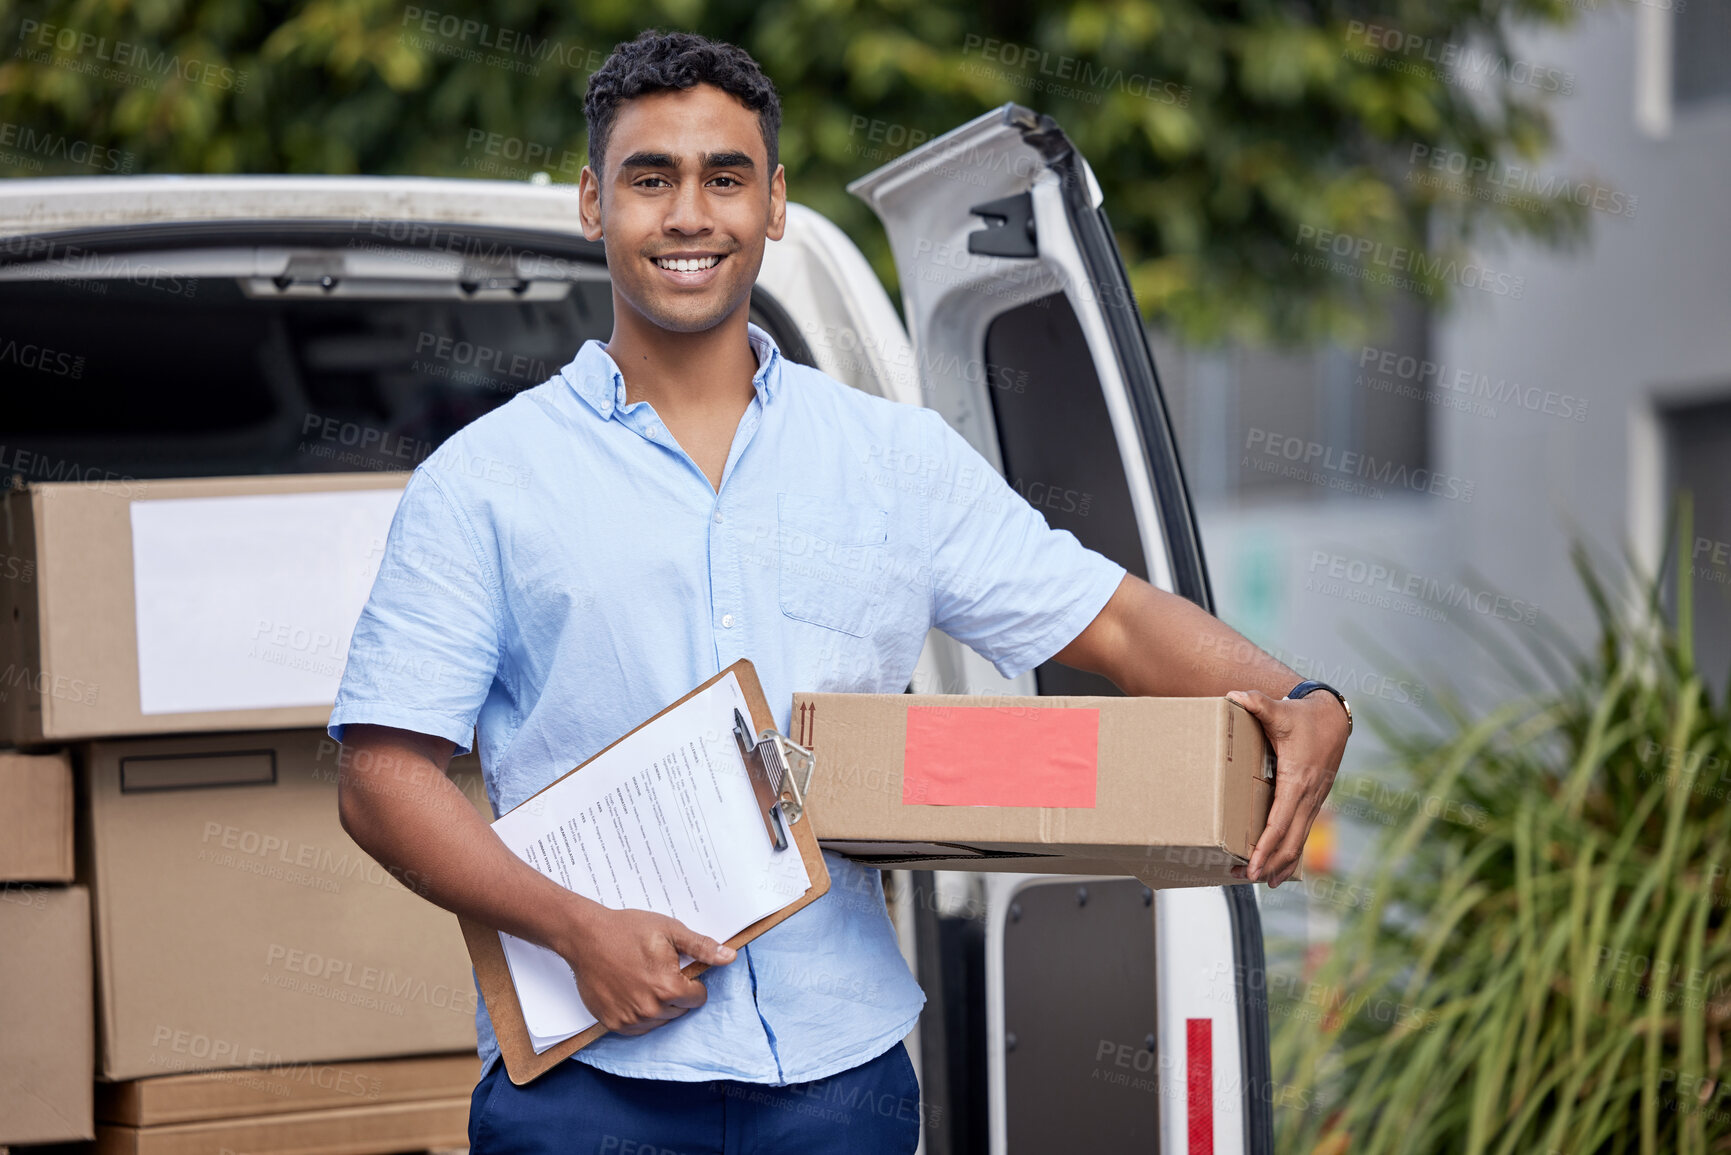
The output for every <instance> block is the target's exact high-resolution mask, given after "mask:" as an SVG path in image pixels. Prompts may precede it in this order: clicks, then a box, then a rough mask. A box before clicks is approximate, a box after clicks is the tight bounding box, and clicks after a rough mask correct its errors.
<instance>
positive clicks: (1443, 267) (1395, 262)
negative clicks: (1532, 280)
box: [1292, 225, 1527, 301]
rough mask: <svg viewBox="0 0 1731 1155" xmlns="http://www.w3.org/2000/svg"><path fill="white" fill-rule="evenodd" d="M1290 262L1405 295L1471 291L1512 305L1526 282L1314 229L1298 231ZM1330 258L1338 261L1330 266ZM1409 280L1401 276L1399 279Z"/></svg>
mask: <svg viewBox="0 0 1731 1155" xmlns="http://www.w3.org/2000/svg"><path fill="white" fill-rule="evenodd" d="M1307 248H1308V249H1315V250H1316V251H1317V252H1318V253H1321V254H1324V255H1323V256H1321V257H1314V256H1311V255H1310V254H1308V253H1305V252H1303V251H1302V250H1304V249H1307ZM1292 258H1293V260H1294V261H1301V262H1303V263H1306V264H1309V265H1313V266H1316V265H1321V266H1323V267H1326V268H1328V269H1330V271H1332V272H1338V273H1343V274H1346V275H1349V276H1356V277H1359V278H1361V279H1363V280H1368V281H1376V282H1379V283H1386V284H1390V285H1393V286H1394V287H1396V288H1402V289H1407V290H1409V291H1411V292H1418V293H1425V294H1427V295H1428V294H1429V292H1430V289H1431V285H1432V284H1434V283H1439V282H1440V283H1445V284H1450V285H1459V286H1460V287H1461V288H1463V289H1477V290H1479V291H1480V292H1483V293H1490V294H1491V295H1492V296H1496V297H1507V298H1509V299H1510V300H1511V301H1518V300H1520V299H1521V298H1522V297H1523V296H1525V295H1526V291H1527V279H1526V278H1525V277H1522V276H1516V275H1512V274H1509V273H1499V272H1497V271H1496V270H1495V269H1493V268H1491V267H1490V266H1488V265H1486V264H1484V263H1482V262H1479V261H1464V262H1463V261H1458V260H1456V259H1455V258H1453V257H1433V256H1430V255H1429V254H1427V253H1425V252H1424V251H1422V250H1420V249H1412V248H1408V247H1406V246H1405V245H1391V244H1386V243H1384V242H1382V241H1379V240H1375V239H1373V238H1371V237H1360V236H1354V235H1353V234H1352V233H1341V232H1335V231H1334V230H1333V229H1319V228H1317V227H1316V226H1315V225H1300V226H1298V238H1297V241H1296V250H1295V251H1294V252H1293V254H1292ZM1332 258H1339V260H1334V259H1332ZM1408 273H1410V274H1412V275H1411V276H1404V275H1403V274H1408Z"/></svg>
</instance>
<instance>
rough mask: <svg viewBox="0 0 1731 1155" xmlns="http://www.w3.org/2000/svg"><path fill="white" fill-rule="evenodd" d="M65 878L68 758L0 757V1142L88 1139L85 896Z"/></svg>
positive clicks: (68, 872)
mask: <svg viewBox="0 0 1731 1155" xmlns="http://www.w3.org/2000/svg"><path fill="white" fill-rule="evenodd" d="M72 877H73V863H72V767H71V764H70V762H69V761H68V760H67V758H66V756H65V754H50V755H27V754H19V753H16V752H14V751H0V944H4V945H3V946H0V1144H6V1143H54V1142H62V1141H66V1140H76V1139H88V1138H90V1137H91V1136H92V1135H93V1134H94V1132H93V1131H92V1124H91V1098H90V1096H91V1085H90V1069H91V1048H92V1045H93V1035H92V1029H91V1019H92V1011H91V1001H90V990H91V987H90V893H89V891H87V890H86V889H85V888H84V887H82V886H68V885H65V884H67V883H70V882H71V881H72ZM55 884H58V885H55Z"/></svg>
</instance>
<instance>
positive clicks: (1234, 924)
mask: <svg viewBox="0 0 1731 1155" xmlns="http://www.w3.org/2000/svg"><path fill="white" fill-rule="evenodd" d="M848 188H849V191H850V192H852V193H854V194H855V195H856V196H859V197H860V198H861V199H863V200H864V201H865V202H866V203H867V204H869V205H871V207H872V208H873V210H874V211H875V212H876V213H877V215H878V217H879V218H880V219H881V220H882V221H883V224H884V227H885V229H886V230H887V232H888V235H889V240H890V245H891V249H892V252H893V254H894V256H895V261H896V267H897V270H898V272H899V274H900V279H901V294H902V305H903V314H904V318H905V322H906V326H907V332H908V336H909V338H910V341H911V345H912V357H913V360H914V363H915V366H916V367H917V375H918V380H919V387H920V393H921V400H922V401H923V403H924V404H926V405H929V406H931V407H932V408H934V409H937V410H939V411H940V412H941V413H943V414H944V416H945V417H946V419H948V420H949V422H950V423H951V425H953V426H954V427H955V428H956V429H957V430H958V431H959V432H960V433H962V435H963V436H965V437H966V438H967V439H968V440H969V441H970V442H971V443H972V444H973V445H974V447H975V448H976V449H978V450H979V451H980V453H981V454H982V455H983V456H984V457H985V458H986V459H987V460H988V461H991V462H992V463H993V464H995V465H996V466H997V467H998V468H999V469H1000V470H1001V471H1002V473H1003V475H1004V477H1005V479H1006V480H1007V481H1009V482H1010V483H1011V484H1012V485H1013V486H1014V487H1015V488H1016V490H1017V491H1018V492H1019V493H1021V494H1022V495H1023V496H1024V497H1025V498H1027V500H1028V501H1029V502H1030V503H1032V504H1033V505H1035V506H1037V507H1038V508H1040V509H1041V510H1042V512H1044V513H1045V515H1046V517H1047V520H1048V521H1049V522H1050V524H1052V525H1054V526H1056V527H1058V528H1062V529H1067V530H1069V531H1071V532H1072V533H1074V534H1075V535H1076V537H1077V538H1078V539H1079V540H1080V541H1081V542H1082V543H1083V544H1084V545H1087V546H1089V547H1090V548H1092V549H1095V550H1098V551H1099V552H1100V553H1103V554H1105V555H1106V556H1108V557H1110V558H1112V559H1113V560H1115V561H1117V562H1118V563H1119V564H1121V565H1123V566H1124V567H1125V568H1126V569H1127V570H1129V571H1130V572H1131V573H1134V574H1137V575H1138V576H1140V577H1143V578H1146V579H1147V580H1148V581H1149V582H1151V583H1152V584H1154V585H1156V586H1159V587H1161V588H1162V589H1166V590H1169V591H1172V592H1174V593H1177V594H1180V595H1182V596H1184V597H1186V598H1189V599H1190V600H1192V601H1194V602H1196V603H1197V604H1199V605H1201V606H1202V607H1204V608H1205V609H1210V610H1212V608H1213V607H1212V598H1211V595H1210V591H1209V585H1208V575H1207V570H1206V567H1205V565H1204V563H1203V558H1202V549H1201V542H1200V538H1199V536H1198V533H1197V529H1196V523H1195V519H1194V516H1193V512H1192V510H1191V507H1190V499H1189V495H1188V493H1187V492H1186V490H1185V486H1184V480H1183V474H1182V472H1181V470H1180V468H1179V462H1178V453H1177V447H1176V444H1175V442H1174V439H1173V436H1172V431H1171V428H1170V424H1169V422H1168V418H1167V413H1166V406H1165V403H1164V401H1163V399H1162V396H1161V391H1160V383H1159V379H1158V376H1157V374H1156V372H1155V367H1154V360H1153V356H1152V354H1151V352H1150V350H1149V347H1148V342H1147V339H1146V335H1145V333H1144V330H1143V326H1142V321H1141V317H1140V314H1139V313H1138V311H1137V307H1136V303H1135V300H1134V298H1133V296H1132V294H1131V290H1130V285H1129V280H1128V278H1127V277H1126V275H1125V271H1124V265H1123V261H1122V259H1121V257H1120V255H1119V253H1118V248H1117V245H1116V242H1115V241H1114V239H1113V236H1112V231H1111V228H1110V226H1109V224H1108V222H1107V219H1106V214H1105V211H1104V208H1103V206H1102V203H1101V200H1102V198H1101V193H1100V187H1099V185H1098V183H1097V182H1096V181H1095V179H1094V174H1093V172H1092V171H1091V170H1090V169H1089V167H1088V163H1087V161H1086V160H1085V159H1084V158H1083V157H1082V156H1081V154H1080V153H1078V152H1077V151H1076V149H1075V148H1074V147H1073V146H1072V145H1071V143H1070V141H1069V139H1068V138H1067V137H1066V136H1065V135H1064V132H1063V130H1062V129H1060V128H1059V127H1058V125H1057V124H1056V122H1054V121H1053V120H1052V119H1051V118H1050V117H1049V116H1045V115H1043V114H1039V113H1036V112H1033V111H1031V110H1030V109H1027V108H1024V107H1021V106H1020V105H1016V104H1013V103H1012V104H1006V105H1004V106H1002V107H1001V108H998V109H995V110H993V111H992V112H989V113H987V114H985V115H983V116H980V117H978V118H976V119H974V120H972V121H969V122H968V123H967V124H964V125H962V126H961V127H959V128H956V129H954V130H953V131H951V132H948V133H946V134H944V135H943V136H941V137H938V138H936V139H934V140H931V141H929V142H927V143H926V144H924V145H922V146H920V147H919V148H917V149H914V150H912V151H910V152H908V153H906V154H904V155H902V156H900V157H898V158H897V159H895V160H894V161H891V162H890V163H889V164H886V165H884V166H883V167H881V168H879V169H876V170H875V171H873V172H871V173H869V174H867V175H866V176H864V177H861V178H860V179H858V180H856V181H854V182H853V183H852V184H850V185H849V186H848ZM913 688H914V689H916V690H924V689H928V688H929V689H931V690H933V691H935V692H945V693H972V692H988V691H1000V692H1002V691H1008V692H1020V693H1041V694H1087V693H1104V694H1111V693H1116V692H1117V691H1116V689H1115V688H1114V687H1113V686H1112V685H1111V683H1109V682H1107V681H1106V680H1105V679H1104V678H1100V677H1097V676H1095V675H1091V674H1086V673H1083V672H1081V671H1077V670H1073V669H1070V668H1068V667H1065V666H1062V665H1059V664H1058V663H1055V662H1047V663H1045V664H1044V665H1043V666H1041V667H1039V668H1038V669H1037V670H1035V671H1033V672H1032V673H1031V675H1024V676H1023V677H1022V678H1020V679H1016V680H1015V681H1014V682H1011V683H1006V682H1005V681H1004V679H1002V678H1001V677H1000V676H999V675H998V674H997V672H996V671H995V670H993V669H992V668H991V666H990V665H989V664H987V663H985V662H984V660H983V659H981V658H979V656H978V655H976V654H973V653H972V651H970V650H968V649H967V648H966V647H964V646H962V645H960V644H959V643H956V642H955V641H953V640H952V639H949V638H947V637H944V636H943V635H941V634H938V633H936V632H934V633H933V635H932V637H931V638H930V639H929V640H928V645H927V651H926V654H925V655H924V656H923V657H922V659H921V671H920V673H919V674H917V675H916V681H915V685H914V687H913ZM927 878H928V880H929V878H930V876H929V875H928V876H927ZM972 885H974V887H975V889H976V891H977V892H978V893H979V896H980V897H981V899H982V904H981V909H983V910H984V912H985V914H984V922H985V926H984V928H983V933H976V934H973V935H969V934H967V933H958V932H957V931H956V928H954V927H951V928H949V931H948V932H947V933H940V932H941V931H942V928H938V927H936V926H935V925H934V926H933V927H932V928H930V929H929V930H927V931H926V933H924V934H923V935H922V938H926V937H932V936H934V935H935V937H936V938H937V941H936V942H927V941H922V942H921V943H920V946H919V951H918V954H919V956H920V966H919V969H920V976H919V977H920V979H921V982H922V984H923V985H924V986H925V988H926V991H927V996H928V1002H927V1008H926V1017H925V1018H924V1019H923V1020H922V1024H921V1031H920V1034H921V1051H922V1059H923V1062H922V1071H921V1078H922V1082H923V1084H924V1086H925V1088H926V1094H927V1097H928V1100H935V1101H936V1105H937V1106H938V1107H939V1108H940V1109H943V1108H948V1111H949V1115H948V1117H949V1118H951V1119H954V1120H955V1121H956V1123H958V1124H962V1123H964V1121H965V1119H966V1117H967V1111H968V1102H967V1100H968V1098H969V1095H970V1091H969V1089H968V1088H969V1087H973V1086H976V1077H975V1076H973V1075H972V1074H971V1073H970V1070H969V1067H970V1064H969V1063H968V1062H967V1061H966V1060H967V1055H968V1052H969V1050H970V1048H969V1047H967V1046H964V1045H961V1043H960V1041H958V1040H957V1039H955V1038H954V1036H955V1033H956V1031H955V1025H956V1024H957V1023H958V1022H968V1021H971V1020H972V1019H973V1018H974V1015H973V1014H972V1013H969V1012H967V1011H966V1010H965V1009H959V1008H957V1007H956V1006H954V1005H952V1004H954V1003H955V1002H956V1001H958V1000H967V999H969V998H972V999H974V1000H975V1001H976V1002H977V1001H979V999H980V998H981V995H982V994H983V1002H984V1006H983V1011H981V1012H980V1013H982V1014H983V1018H984V1034H985V1054H984V1059H985V1067H986V1078H985V1083H986V1086H985V1095H984V1098H985V1109H984V1114H985V1127H984V1135H983V1136H980V1138H983V1139H985V1140H986V1141H985V1142H984V1143H979V1142H977V1141H976V1140H975V1139H973V1138H970V1137H969V1136H968V1135H967V1132H968V1131H969V1130H970V1129H969V1128H968V1127H966V1126H952V1127H949V1128H931V1127H928V1129H927V1132H926V1136H925V1150H926V1152H927V1153H928V1155H940V1153H942V1155H961V1152H963V1151H966V1150H981V1149H984V1150H990V1151H992V1152H1005V1151H1009V1150H1052V1149H1083V1148H1084V1147H1085V1146H1087V1145H1088V1140H1090V1139H1098V1140H1100V1141H1101V1142H1103V1143H1104V1144H1105V1146H1104V1147H1102V1148H1101V1149H1110V1150H1147V1151H1159V1152H1163V1153H1165V1155H1177V1153H1180V1152H1183V1153H1185V1155H1195V1153H1198V1152H1220V1153H1222V1155H1224V1153H1228V1152H1250V1153H1262V1152H1269V1151H1272V1149H1273V1145H1272V1126H1271V1112H1270V1106H1269V1103H1270V1093H1269V1059H1268V1014H1267V1006H1266V1001H1265V997H1264V993H1265V983H1264V979H1263V950H1262V931H1261V922H1260V919H1259V916H1258V911H1257V905H1256V899H1255V895H1254V893H1253V888H1252V887H1250V886H1248V885H1246V886H1233V887H1218V888H1203V889H1177V890H1165V891H1160V892H1158V893H1157V894H1156V895H1148V894H1144V893H1143V892H1142V891H1141V888H1140V885H1139V884H1133V883H1132V882H1131V881H1130V880H1091V881H1084V880H1077V879H1073V878H1060V877H1056V876H1038V875H989V876H976V877H975V880H974V882H973V884H972ZM939 890H942V886H941V885H940V886H939ZM1120 891H1122V893H1119V892H1120ZM1090 893H1091V895H1092V898H1093V900H1094V901H1093V902H1092V903H1090V901H1089V898H1090ZM940 905H941V904H940ZM915 906H916V908H918V909H919V910H920V912H921V916H922V919H923V920H924V921H926V922H931V923H934V924H935V923H936V922H937V919H936V918H934V917H931V909H932V908H931V906H930V904H927V903H920V902H917V903H915ZM1090 908H1091V909H1090ZM1078 911H1087V912H1088V913H1087V915H1086V917H1084V916H1082V915H1080V914H1078V913H1077V912H1078ZM1042 922H1044V923H1045V924H1046V925H1045V930H1044V933H1042V932H1041V930H1040V924H1041V923H1042ZM1127 928H1128V929H1127ZM1139 936H1147V937H1149V938H1152V940H1153V950H1152V951H1148V950H1146V949H1141V948H1139V947H1137V946H1136V944H1137V943H1141V942H1144V941H1145V939H1143V938H1141V937H1139ZM970 942H971V943H973V944H974V945H973V947H972V948H971V949H973V950H975V951H978V952H983V953H984V959H983V966H982V965H980V961H979V960H977V959H966V958H958V957H954V956H955V955H956V954H957V952H965V951H966V950H968V949H970V948H969V947H967V946H966V945H964V944H967V943H970ZM1102 953H1103V954H1104V956H1105V957H1107V958H1111V959H1115V960H1117V963H1118V965H1115V966H1107V967H1105V968H1100V967H1098V966H1094V965H1091V964H1090V963H1089V961H1088V960H1090V959H1095V960H1096V961H1097V960H1098V958H1099V957H1100V956H1101V954H1102ZM969 973H976V974H978V975H979V976H980V978H979V980H978V986H979V987H980V988H982V990H981V991H975V992H970V991H969V990H968V989H967V984H966V982H965V981H961V980H958V978H957V976H958V975H966V974H969ZM946 1024H947V1025H948V1027H949V1030H948V1031H946V1029H945V1028H946ZM946 1050H948V1051H949V1052H950V1053H949V1054H947V1055H946V1054H945V1051H946ZM957 1051H960V1052H961V1054H960V1055H957V1054H956V1053H955V1052H957ZM946 1100H948V1101H947V1102H946ZM946 1132H947V1133H946Z"/></svg>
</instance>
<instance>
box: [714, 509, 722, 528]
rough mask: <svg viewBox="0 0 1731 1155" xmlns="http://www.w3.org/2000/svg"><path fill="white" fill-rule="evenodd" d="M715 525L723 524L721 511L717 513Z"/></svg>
mask: <svg viewBox="0 0 1731 1155" xmlns="http://www.w3.org/2000/svg"><path fill="white" fill-rule="evenodd" d="M715 524H716V525H720V524H721V511H720V510H719V509H718V510H716V511H715Z"/></svg>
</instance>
